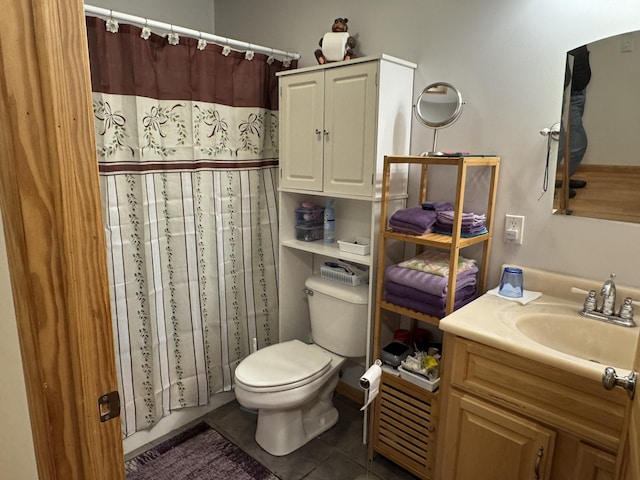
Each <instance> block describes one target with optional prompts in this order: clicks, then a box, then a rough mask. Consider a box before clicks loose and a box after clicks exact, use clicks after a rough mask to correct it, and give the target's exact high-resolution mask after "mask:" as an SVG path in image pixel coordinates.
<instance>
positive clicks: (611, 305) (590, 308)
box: [580, 273, 636, 327]
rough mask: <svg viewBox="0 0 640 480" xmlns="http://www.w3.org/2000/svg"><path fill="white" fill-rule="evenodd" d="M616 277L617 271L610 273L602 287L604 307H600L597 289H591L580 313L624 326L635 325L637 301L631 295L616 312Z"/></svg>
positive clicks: (601, 293)
mask: <svg viewBox="0 0 640 480" xmlns="http://www.w3.org/2000/svg"><path fill="white" fill-rule="evenodd" d="M614 278H616V274H615V273H612V274H611V275H609V280H607V281H605V282H604V284H603V285H602V288H601V289H600V295H601V296H602V307H600V308H598V304H597V300H596V291H595V290H591V291H590V292H589V293H588V295H587V297H586V298H585V300H584V306H583V307H582V310H581V311H580V315H582V316H583V317H588V318H592V319H594V320H600V321H602V322H607V323H613V324H615V325H621V326H623V327H635V326H636V323H635V321H634V320H633V303H635V302H634V301H633V300H632V299H631V297H626V298H625V299H624V302H623V303H622V304H621V305H620V310H619V311H618V313H617V314H616V312H615V309H616V284H615V283H614V281H613V279H614Z"/></svg>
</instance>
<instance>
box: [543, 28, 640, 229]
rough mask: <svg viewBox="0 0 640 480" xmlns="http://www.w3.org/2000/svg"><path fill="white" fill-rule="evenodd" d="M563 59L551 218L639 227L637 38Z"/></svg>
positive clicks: (599, 44)
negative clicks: (562, 101)
mask: <svg viewBox="0 0 640 480" xmlns="http://www.w3.org/2000/svg"><path fill="white" fill-rule="evenodd" d="M566 59H567V62H566V66H565V68H566V69H567V75H566V79H565V82H564V85H563V86H562V88H563V92H564V96H563V98H564V99H565V101H564V105H563V107H562V109H561V111H560V112H559V113H560V118H561V123H562V126H561V134H560V135H559V143H558V159H557V170H556V182H555V184H556V188H555V196H554V202H553V207H554V213H555V214H558V215H573V216H582V217H591V218H599V219H605V220H615V221H622V222H633V223H640V155H639V154H638V152H639V151H640V150H639V149H640V135H639V133H638V132H640V113H639V112H640V110H639V108H638V105H640V91H638V86H637V79H638V78H640V32H629V33H624V34H620V35H615V36H613V37H608V38H604V39H601V40H597V41H594V42H591V43H588V44H586V45H583V46H579V47H576V48H575V49H572V50H570V51H569V52H568V53H567V57H566ZM585 59H586V62H585ZM585 65H586V67H585ZM587 67H588V68H587ZM589 70H590V75H585V72H587V73H588V71H589ZM574 82H575V83H576V84H575V85H574ZM567 131H568V132H569V134H568V135H566V132H567ZM565 152H567V155H568V157H569V162H568V163H565V162H564V157H565V154H564V153H565ZM565 169H567V170H569V171H568V172H567V171H565ZM567 175H569V182H568V183H565V182H564V179H565V178H566V176H567ZM580 181H582V182H580ZM584 182H586V184H584ZM565 189H566V192H563V191H564V190H565ZM563 193H564V194H565V195H566V197H565V196H564V195H563ZM565 201H566V203H565Z"/></svg>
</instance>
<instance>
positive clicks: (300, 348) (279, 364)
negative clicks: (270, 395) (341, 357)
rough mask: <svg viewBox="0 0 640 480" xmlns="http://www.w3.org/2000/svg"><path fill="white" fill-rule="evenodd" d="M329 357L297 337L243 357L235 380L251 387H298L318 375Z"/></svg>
mask: <svg viewBox="0 0 640 480" xmlns="http://www.w3.org/2000/svg"><path fill="white" fill-rule="evenodd" d="M330 366H331V357H330V356H329V355H328V354H327V353H326V352H324V351H322V350H321V349H319V348H315V346H313V345H307V344H306V343H303V342H301V341H300V340H291V341H288V342H282V343H277V344H275V345H271V346H269V347H265V348H262V349H260V350H258V351H256V352H254V353H252V354H251V355H249V356H248V357H247V358H245V359H244V360H243V361H242V362H240V364H239V365H238V367H237V368H236V371H235V377H236V380H238V381H240V382H241V383H243V384H244V385H246V386H248V387H253V388H273V387H282V386H287V385H293V384H297V385H294V386H301V385H304V384H306V383H308V382H311V381H312V380H315V379H316V378H318V377H319V376H321V375H322V374H323V373H324V372H326V371H327V369H329V367H330Z"/></svg>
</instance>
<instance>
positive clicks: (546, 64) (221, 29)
mask: <svg viewBox="0 0 640 480" xmlns="http://www.w3.org/2000/svg"><path fill="white" fill-rule="evenodd" d="M88 3H90V2H88ZM145 3H146V2H135V3H132V2H124V1H106V0H104V1H101V2H96V3H95V4H96V5H100V6H103V7H106V8H113V9H114V10H121V11H126V12H129V13H132V14H136V15H143V16H152V17H154V18H157V19H158V20H163V21H167V22H172V23H175V24H178V25H184V26H189V27H192V28H195V29H201V30H203V31H212V32H214V33H216V34H218V35H222V36H229V37H232V38H238V39H242V40H245V41H249V42H255V43H258V44H265V45H273V46H274V47H276V48H280V49H283V50H290V51H297V52H299V53H300V54H301V55H302V59H301V63H300V65H301V66H306V65H313V64H315V58H314V57H313V51H314V50H315V49H316V48H317V43H318V40H319V38H320V37H321V36H322V35H323V33H324V32H325V31H327V29H328V28H329V27H330V25H331V22H332V21H333V19H334V18H335V17H337V16H343V17H348V18H349V25H350V32H351V33H353V34H356V35H357V39H358V48H359V50H360V51H361V52H362V54H365V55H375V54H379V53H386V54H389V55H393V56H396V57H399V58H403V59H407V60H410V61H412V62H415V63H416V64H417V65H418V67H417V69H416V71H415V78H414V94H417V93H418V92H419V91H420V90H421V89H422V87H423V86H425V85H427V84H428V83H431V82H433V81H438V80H442V81H449V82H451V83H453V84H455V85H456V86H457V87H458V88H459V89H460V91H461V92H462V93H463V95H464V98H465V101H466V102H467V104H466V105H465V107H464V112H463V114H462V116H461V118H460V119H459V120H458V121H457V122H456V124H455V125H453V126H452V127H450V128H448V129H445V130H443V131H442V132H441V133H440V135H439V146H440V148H441V149H443V150H466V151H472V152H488V153H495V154H497V155H499V156H500V157H501V158H502V164H501V173H500V182H499V187H498V194H497V204H496V223H495V237H494V242H493V244H492V252H491V263H490V268H489V281H488V285H489V286H492V285H496V284H497V282H498V277H499V272H500V265H501V264H503V263H514V264H518V265H526V266H531V267H535V268H539V269H546V270H551V271H556V272H562V273H569V274H572V275H576V276H580V277H586V278H592V279H605V278H606V277H607V276H608V273H609V272H610V271H615V272H616V274H617V281H618V282H619V283H621V284H625V285H629V286H634V287H640V277H639V276H638V273H637V262H633V261H630V258H633V256H634V255H635V253H636V252H637V244H638V241H639V240H640V227H639V226H638V225H637V224H630V223H619V222H603V221H600V220H594V219H589V218H579V217H562V216H554V215H552V214H551V205H552V198H551V195H552V190H551V189H550V190H549V191H548V192H546V193H545V194H544V195H543V191H542V185H543V175H544V168H545V159H546V140H545V139H544V138H543V137H541V136H540V135H539V133H538V132H539V131H540V130H541V129H542V128H544V127H549V126H550V125H552V124H553V123H555V122H557V121H558V117H559V111H560V103H561V100H562V90H561V85H562V82H563V78H564V68H563V65H564V55H565V52H566V51H567V50H569V49H571V48H573V47H575V46H578V45H581V44H584V43H588V42H591V41H593V40H595V39H599V38H603V37H607V36H610V35H614V34H618V33H622V32H627V31H635V30H638V29H640V15H638V13H640V7H638V5H637V3H636V2H634V1H631V0H626V1H620V2H616V3H615V4H612V3H611V2H601V1H599V2H598V1H593V0H592V1H587V2H585V1H578V0H571V1H565V2H552V1H550V0H543V1H535V2H533V1H520V2H512V1H507V0H489V1H485V2H474V3H473V4H472V2H450V1H449V2H447V1H433V2H418V1H414V0H404V1H402V2H395V3H393V4H391V3H390V2H383V1H364V0H358V1H352V2H349V3H347V4H345V3H344V2H338V1H335V0H332V1H328V2H296V1H293V0H272V1H270V2H258V1H255V0H254V1H250V0H233V1H231V0H227V1H223V0H218V1H215V2H214V1H210V2H209V1H207V2H205V1H202V0H200V1H192V2H191V1H190V2H186V1H185V2H168V1H167V2H161V3H159V2H153V7H149V4H148V3H147V4H145ZM149 3H151V2H149ZM149 10H152V11H153V15H152V14H150V13H149ZM194 12H197V13H194ZM201 12H204V13H201ZM380 19H383V20H382V21H381V20H380ZM431 138H432V134H431V132H430V131H428V130H427V129H425V128H424V127H422V126H420V125H418V124H417V122H415V121H414V122H413V125H412V140H411V151H412V153H420V152H422V151H426V150H429V149H430V146H431ZM413 187H414V188H415V185H413ZM507 213H513V214H518V215H523V216H525V218H526V230H525V237H524V242H523V244H522V245H509V244H505V243H503V242H502V241H501V238H502V234H503V230H502V222H503V219H504V215H505V214H507ZM3 215H6V213H5V211H4V210H3ZM2 281H3V286H4V288H3V290H5V291H6V290H8V288H9V283H8V277H4V278H3V280H2ZM3 305H4V304H3ZM3 338H7V337H6V336H3ZM15 342H16V341H15V336H14V341H13V343H15ZM2 351H3V352H5V351H6V352H8V350H6V349H4V347H3V349H2ZM16 358H18V357H9V358H8V359H6V360H4V358H3V360H4V361H3V364H4V365H10V366H11V367H10V368H7V367H6V366H5V367H4V368H3V370H4V371H3V376H4V374H5V373H6V374H7V375H11V378H17V379H20V378H21V375H22V371H21V370H22V369H20V368H18V367H16V365H19V363H17V362H16ZM18 362H19V359H18ZM16 381H17V380H16ZM2 403H3V405H5V406H4V407H3V409H2V411H3V413H6V414H5V415H3V419H4V420H3V422H5V421H7V422H8V421H9V419H10V418H12V419H15V418H16V415H15V412H16V411H17V412H21V415H24V411H23V410H22V408H23V407H20V406H15V407H11V406H12V405H14V401H13V400H11V401H8V402H4V401H3V402H2ZM13 408H15V410H13ZM9 414H10V415H9ZM27 422H28V420H27ZM2 430H3V431H15V429H13V428H11V429H9V428H4V427H3V429H2ZM10 441H11V442H13V441H14V440H13V437H12V438H11V440H10ZM5 442H6V443H8V442H9V440H6V439H5V438H4V437H3V440H2V443H3V445H4V444H5Z"/></svg>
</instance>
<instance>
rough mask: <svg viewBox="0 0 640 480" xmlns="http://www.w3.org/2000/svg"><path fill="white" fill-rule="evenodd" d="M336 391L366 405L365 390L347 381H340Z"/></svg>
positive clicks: (359, 403)
mask: <svg viewBox="0 0 640 480" xmlns="http://www.w3.org/2000/svg"><path fill="white" fill-rule="evenodd" d="M336 393H339V394H340V395H342V396H344V397H347V398H348V399H349V400H352V401H354V402H356V403H357V404H358V405H364V391H363V390H360V389H359V388H356V387H354V386H353V385H349V384H348V383H345V382H338V386H337V387H336Z"/></svg>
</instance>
